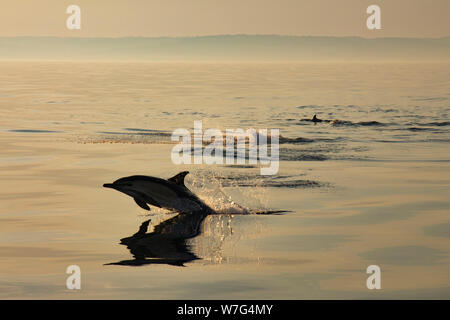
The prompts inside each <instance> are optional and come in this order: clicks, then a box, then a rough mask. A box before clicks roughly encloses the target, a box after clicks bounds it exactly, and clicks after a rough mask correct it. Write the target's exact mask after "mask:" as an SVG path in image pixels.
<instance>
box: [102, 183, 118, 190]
mask: <svg viewBox="0 0 450 320" xmlns="http://www.w3.org/2000/svg"><path fill="white" fill-rule="evenodd" d="M103 186H104V187H105V188H112V189H115V188H114V183H105V184H104V185H103Z"/></svg>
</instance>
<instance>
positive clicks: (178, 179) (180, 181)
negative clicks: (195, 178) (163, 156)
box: [167, 171, 189, 187]
mask: <svg viewBox="0 0 450 320" xmlns="http://www.w3.org/2000/svg"><path fill="white" fill-rule="evenodd" d="M188 173H189V171H183V172H180V173H179V174H177V175H175V176H173V177H172V178H170V179H167V181H170V182H173V183H176V184H178V185H180V186H183V187H184V186H185V185H184V177H186V175H187V174H188Z"/></svg>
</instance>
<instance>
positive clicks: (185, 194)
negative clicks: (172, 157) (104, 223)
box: [103, 171, 214, 214]
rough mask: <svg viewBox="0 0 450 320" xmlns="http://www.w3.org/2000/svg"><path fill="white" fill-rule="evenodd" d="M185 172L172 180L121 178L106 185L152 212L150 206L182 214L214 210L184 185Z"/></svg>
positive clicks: (146, 177) (139, 177) (143, 177)
mask: <svg viewBox="0 0 450 320" xmlns="http://www.w3.org/2000/svg"><path fill="white" fill-rule="evenodd" d="M188 173H189V172H188V171H183V172H180V173H178V174H177V175H175V176H173V177H172V178H170V179H167V180H165V179H161V178H156V177H149V176H130V177H124V178H120V179H118V180H116V181H114V182H113V183H105V184H104V185H103V186H104V187H105V188H112V189H115V190H117V191H120V192H122V193H125V194H127V195H129V196H130V197H132V198H133V199H134V201H135V202H136V203H137V205H138V206H140V207H141V208H143V209H145V210H150V207H149V206H148V205H149V204H150V205H152V206H155V207H158V208H164V209H168V210H171V211H176V212H180V213H191V212H199V211H201V212H204V213H207V214H210V213H214V210H213V209H211V208H210V207H209V206H208V205H206V204H205V203H204V202H203V201H201V200H200V199H199V198H198V197H197V196H196V195H195V194H193V193H192V192H191V191H190V190H189V189H188V188H186V186H185V185H184V177H185V176H186V175H187V174H188Z"/></svg>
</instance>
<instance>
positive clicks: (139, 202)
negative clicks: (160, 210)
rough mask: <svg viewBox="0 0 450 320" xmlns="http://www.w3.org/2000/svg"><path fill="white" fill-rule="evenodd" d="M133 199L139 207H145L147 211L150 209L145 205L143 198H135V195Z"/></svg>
mask: <svg viewBox="0 0 450 320" xmlns="http://www.w3.org/2000/svg"><path fill="white" fill-rule="evenodd" d="M133 199H134V201H135V202H136V203H137V205H138V206H139V207H141V208H142V209H145V210H147V211H150V207H149V206H148V205H147V203H146V202H145V200H143V199H142V198H136V197H134V198H133Z"/></svg>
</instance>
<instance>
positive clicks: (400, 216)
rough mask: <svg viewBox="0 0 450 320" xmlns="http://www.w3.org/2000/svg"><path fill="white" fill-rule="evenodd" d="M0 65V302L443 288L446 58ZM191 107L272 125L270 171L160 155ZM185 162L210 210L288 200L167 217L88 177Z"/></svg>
mask: <svg viewBox="0 0 450 320" xmlns="http://www.w3.org/2000/svg"><path fill="white" fill-rule="evenodd" d="M0 70H1V72H0V108H1V117H0V146H1V150H2V152H1V154H0V176H1V177H2V179H0V188H1V189H0V190H1V192H0V198H1V201H0V234H1V238H0V297H1V298H27V299H28V298H31V299H32V298H52V299H53V298H62V299H96V298H107V299H114V298H137V299H155V298H163V299H166V298H167V299H176V298H182V299H185V298H187V299H196V298H198V299H201V298H207V299H208V298H214V299H220V298H250V299H257V298H287V299H316V298H325V299H355V298H363V299H365V298H375V299H376V298H401V299H408V298H425V299H426V298H445V299H449V298H450V272H449V270H450V257H449V248H450V238H449V237H450V199H449V191H450V148H449V142H450V90H449V88H450V65H449V64H432V63H430V64H412V63H411V64H388V63H386V64H382V63H377V64H372V65H371V64H345V63H341V64H325V63H322V64H287V63H286V64H282V63H280V64H276V63H272V64H256V63H255V64H238V63H234V64H232V63H216V64H214V63H198V64H195V63H191V64H187V63H170V64H169V63H167V64H164V63H155V64H152V63H147V64H146V63H112V62H111V63H106V62H105V63H94V62H92V63H88V62H86V63H70V62H67V63H62V62H53V63H48V62H1V63H0ZM314 114H317V116H318V117H319V118H321V119H325V120H330V122H328V121H327V122H322V123H317V124H316V125H314V124H313V123H312V122H310V121H302V120H301V119H310V118H311V117H312V116H313V115H314ZM194 120H202V121H203V127H204V129H207V128H217V129H220V130H223V131H225V129H226V128H231V129H234V128H243V129H247V128H255V129H264V128H268V129H270V128H277V129H279V130H280V134H281V138H280V142H281V144H280V160H281V162H280V170H279V172H278V174H277V175H275V176H268V177H263V176H261V175H260V174H259V173H260V171H259V168H258V166H251V165H244V166H225V165H222V166H221V165H215V166H207V165H182V166H176V165H174V164H173V163H172V162H171V160H170V152H171V149H172V147H173V144H172V143H171V141H170V136H171V133H172V130H174V129H176V128H187V129H189V130H192V128H193V123H194ZM331 120H335V121H331ZM186 169H187V170H189V171H190V172H191V174H190V175H188V177H187V179H186V184H187V186H188V187H189V188H190V189H191V190H192V191H194V192H195V193H196V194H198V195H199V196H200V197H201V198H202V199H203V200H204V201H205V202H207V203H208V204H210V205H211V206H212V207H213V208H215V209H216V210H217V211H220V212H222V213H224V212H225V213H226V212H234V211H236V210H237V209H239V208H242V207H243V208H246V209H249V210H289V211H291V212H288V213H285V214H283V215H227V214H221V215H215V216H208V217H201V218H199V219H197V218H190V217H188V218H186V217H174V215H173V214H167V213H165V212H164V211H163V210H160V209H154V208H152V211H151V212H150V213H148V212H146V211H144V210H142V209H141V208H139V207H138V206H137V205H136V204H135V203H134V202H133V200H132V199H131V198H129V197H127V196H125V195H123V194H119V193H118V192H114V191H113V190H109V189H105V188H102V184H103V183H105V182H112V181H114V180H115V179H117V178H119V177H123V176H129V175H133V174H144V175H152V176H158V177H164V178H169V177H171V176H173V175H175V174H176V173H178V172H179V171H182V170H186ZM167 219H172V220H169V221H166V222H163V221H164V220H167ZM149 220H150V222H149ZM147 224H148V231H147V234H145V231H146V227H147ZM197 224H198V225H199V228H196V227H195V226H196V225H197ZM141 225H142V228H141V232H140V233H139V232H138V230H139V228H140V227H141ZM136 233H137V235H135V234H136ZM133 235H134V236H133ZM124 238H125V239H124ZM120 239H124V240H123V241H122V244H121V242H120ZM155 258H158V259H155ZM143 262H145V263H143ZM73 264H75V265H78V266H80V268H81V271H82V289H81V290H79V291H75V292H74V291H70V290H68V289H66V286H65V282H66V278H67V276H68V275H67V274H66V273H65V271H66V268H67V266H69V265H73ZM182 264H184V267H181V266H180V265H182ZM371 264H376V265H379V266H380V268H381V272H382V284H381V285H382V289H381V290H378V291H377V290H368V289H367V288H366V279H367V277H368V276H369V275H368V274H366V268H367V267H368V266H369V265H371Z"/></svg>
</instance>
